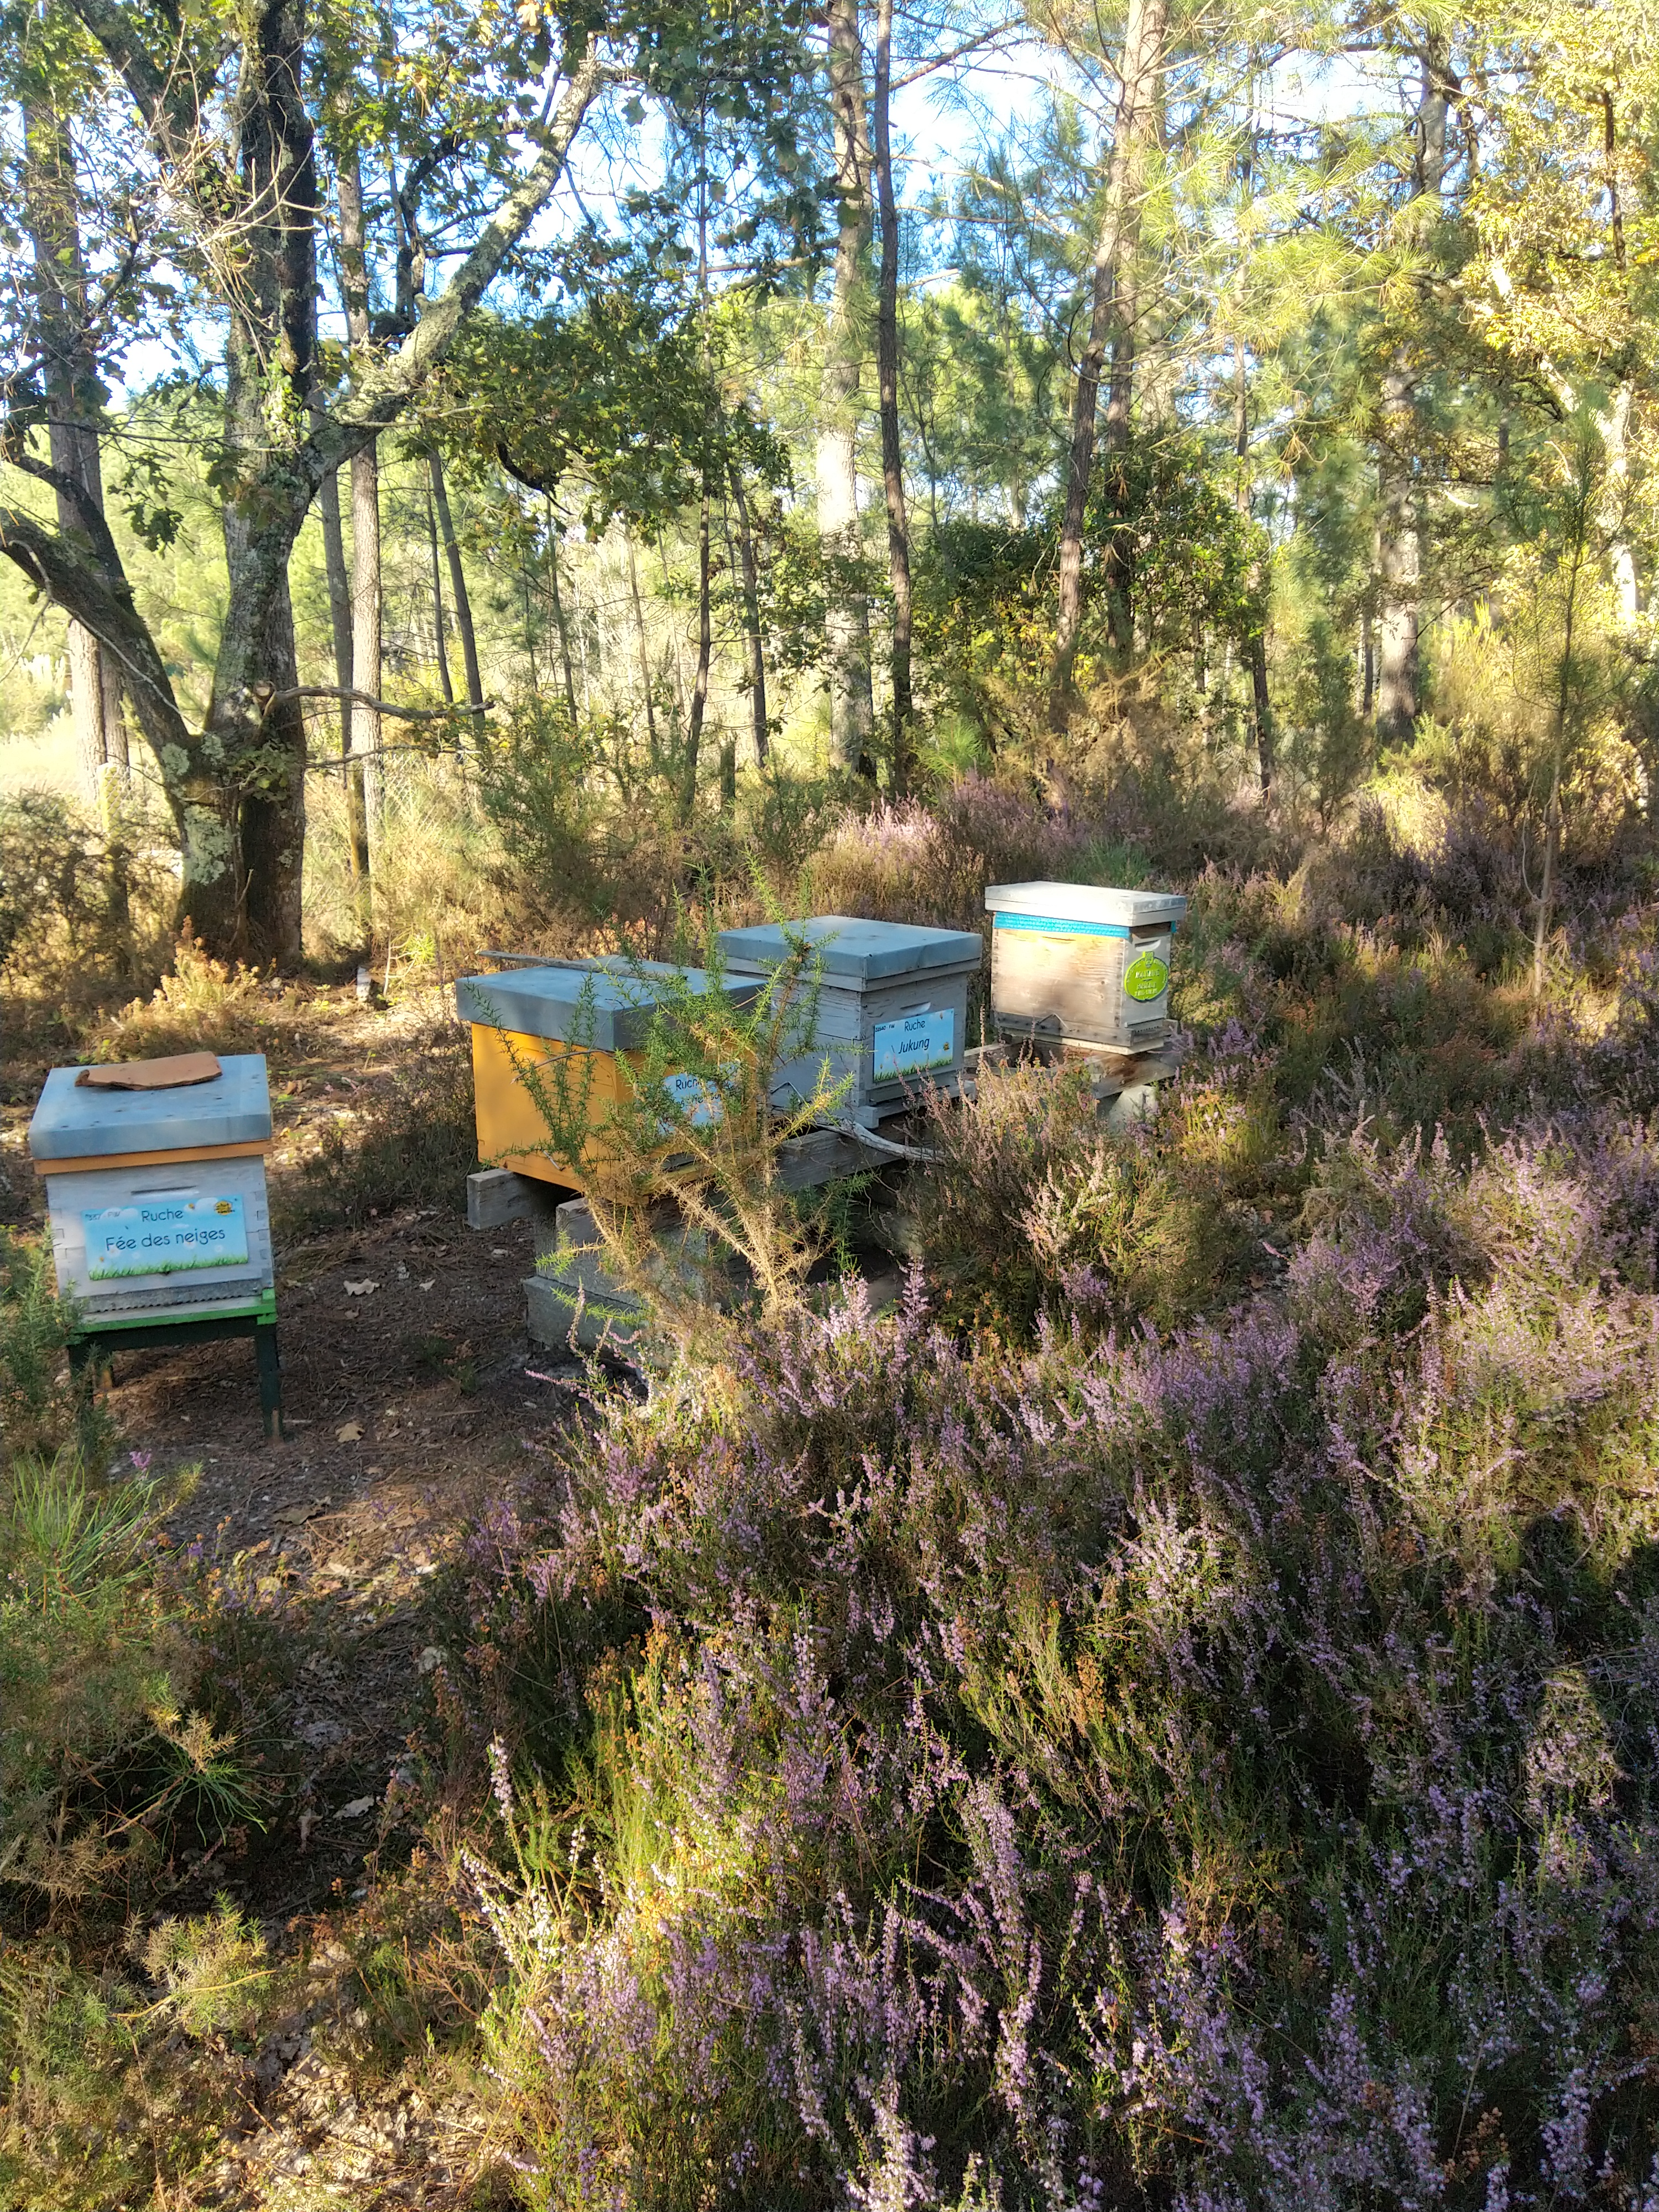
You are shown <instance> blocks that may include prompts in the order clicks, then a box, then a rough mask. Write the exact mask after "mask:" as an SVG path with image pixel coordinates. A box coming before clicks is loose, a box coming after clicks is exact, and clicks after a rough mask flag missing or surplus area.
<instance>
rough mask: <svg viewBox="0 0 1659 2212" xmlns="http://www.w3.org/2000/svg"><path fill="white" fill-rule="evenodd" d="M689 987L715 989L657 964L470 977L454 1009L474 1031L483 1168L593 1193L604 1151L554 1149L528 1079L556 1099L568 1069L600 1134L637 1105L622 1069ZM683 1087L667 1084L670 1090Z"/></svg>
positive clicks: (690, 1082)
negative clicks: (627, 1104)
mask: <svg viewBox="0 0 1659 2212" xmlns="http://www.w3.org/2000/svg"><path fill="white" fill-rule="evenodd" d="M680 987H684V988H689V989H690V990H691V991H694V992H697V993H702V992H704V991H706V990H708V988H709V987H710V985H709V979H708V976H707V975H704V974H703V972H702V969H677V968H671V967H667V966H665V965H663V964H662V963H659V962H655V961H641V962H639V963H630V964H624V963H620V962H617V963H605V962H601V961H593V962H580V963H579V962H569V963H562V964H560V965H558V966H553V965H550V966H548V967H545V968H529V967H526V968H518V969H512V970H510V971H509V972H508V973H507V974H505V975H469V976H465V977H463V979H462V980H461V981H459V982H458V983H457V984H456V986H455V1005H456V1010H457V1012H459V1015H460V1018H461V1019H462V1020H463V1021H464V1022H467V1023H470V1024H471V1030H472V1089H473V1103H474V1111H475V1115H476V1117H477V1130H478V1158H480V1159H481V1160H484V1161H487V1162H488V1163H489V1164H490V1165H491V1166H493V1167H506V1168H511V1169H513V1170H514V1171H515V1172H516V1173H518V1174H520V1175H525V1176H534V1177H535V1178H536V1179H537V1180H538V1181H540V1182H550V1183H556V1184H559V1185H560V1186H562V1188H565V1189H574V1190H586V1189H587V1188H589V1185H590V1182H591V1181H592V1177H593V1176H594V1175H595V1174H596V1173H597V1172H598V1170H599V1148H598V1147H597V1146H592V1147H587V1148H585V1149H584V1152H583V1154H582V1157H581V1158H580V1159H576V1160H568V1159H564V1158H561V1157H560V1156H559V1155H558V1154H557V1153H556V1152H554V1151H553V1150H552V1149H551V1147H550V1142H549V1131H548V1127H547V1122H546V1119H545V1117H544V1115H543V1112H542V1109H541V1107H540V1105H539V1104H538V1102H537V1099H536V1097H535V1093H534V1091H533V1090H532V1087H531V1085H530V1084H529V1083H527V1082H526V1069H531V1070H535V1071H536V1072H537V1075H538V1080H539V1081H540V1082H541V1083H542V1084H543V1085H544V1086H546V1087H547V1089H548V1090H549V1091H550V1092H552V1093H553V1094H554V1095H556V1085H557V1083H558V1081H559V1079H560V1075H559V1063H561V1062H563V1063H565V1065H564V1068H563V1080H564V1082H565V1085H566V1098H567V1099H568V1103H569V1104H570V1106H571V1108H572V1109H575V1108H576V1107H578V1106H580V1108H581V1109H583V1110H584V1111H585V1113H586V1122H587V1127H588V1129H589V1130H590V1132H597V1131H599V1129H600V1128H602V1127H603V1126H604V1124H605V1121H606V1119H607V1117H608V1116H609V1115H610V1114H611V1111H612V1109H614V1108H616V1107H617V1106H618V1105H619V1104H621V1103H623V1101H624V1100H625V1099H626V1097H628V1096H629V1091H628V1077H627V1075H626V1074H625V1073H623V1063H624V1062H628V1061H633V1062H635V1063H637V1061H638V1059H639V1057H640V1054H641V1050H642V1048H643V1047H644V1044H645V1042H646V1037H647V1033H648V1031H649V1030H650V1026H651V1023H652V1020H653V1017H654V1016H655V1014H656V1012H657V1011H658V1008H659V1006H660V1005H661V1004H662V1002H663V1000H664V999H665V997H666V996H667V995H668V993H669V991H670V989H671V988H676V989H678V988H680ZM755 989H756V986H755V985H754V984H752V983H741V984H737V983H734V984H732V985H731V986H728V987H727V995H728V996H731V997H736V998H743V997H747V996H752V995H753V993H754V991H755ZM676 1080H677V1079H675V1078H674V1077H672V1076H671V1077H670V1078H669V1082H670V1085H674V1084H675V1082H676ZM683 1080H684V1083H685V1084H686V1085H687V1086H688V1089H687V1095H688V1096H689V1095H690V1091H692V1090H696V1091H699V1093H700V1091H701V1086H700V1085H696V1082H695V1079H693V1078H690V1077H686V1078H684V1079H683ZM692 1110H693V1111H694V1112H695V1111H696V1110H697V1109H696V1108H695V1107H694V1108H693V1109H692Z"/></svg>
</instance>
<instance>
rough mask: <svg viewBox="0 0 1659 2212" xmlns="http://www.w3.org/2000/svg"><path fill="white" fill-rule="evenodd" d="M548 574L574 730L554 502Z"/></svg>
mask: <svg viewBox="0 0 1659 2212" xmlns="http://www.w3.org/2000/svg"><path fill="white" fill-rule="evenodd" d="M547 574H548V580H549V582H550V584H551V586H552V587H553V619H554V621H555V622H556V623H557V625H558V631H559V666H560V667H561V668H562V670H563V671H564V702H565V704H566V706H567V707H568V708H569V709H570V726H571V728H572V729H573V730H574V728H575V727H576V726H577V724H578V723H579V722H580V720H581V715H580V713H579V711H578V709H577V706H576V671H575V670H574V668H573V667H572V666H571V665H570V629H569V625H568V623H566V621H565V618H564V599H563V598H562V595H561V593H560V591H559V527H558V524H557V523H556V521H555V520H554V518H553V502H552V501H551V500H549V501H548V502H547Z"/></svg>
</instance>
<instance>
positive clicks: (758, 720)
mask: <svg viewBox="0 0 1659 2212" xmlns="http://www.w3.org/2000/svg"><path fill="white" fill-rule="evenodd" d="M732 498H733V499H734V500H735V501H736V502H737V508H738V547H739V549H740V550H741V553H742V556H743V628H744V637H745V638H746V639H747V641H748V644H749V711H750V720H751V724H752V726H753V729H754V732H755V766H756V767H757V768H764V767H765V766H766V760H767V754H768V752H769V749H770V744H771V732H770V731H769V729H768V727H767V711H766V641H765V639H764V638H763V635H762V634H761V618H760V566H759V563H758V562H757V560H756V558H755V533H754V531H753V529H752V527H751V526H750V520H749V501H748V500H747V499H746V498H745V497H744V489H743V470H742V467H741V465H739V464H738V462H737V461H733V462H732ZM632 557H633V556H632V549H631V548H630V550H629V558H630V560H631V559H632ZM634 591H635V599H636V601H637V599H638V594H639V585H638V582H637V580H636V581H635V586H634Z"/></svg>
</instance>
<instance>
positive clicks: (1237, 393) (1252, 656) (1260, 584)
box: [1233, 338, 1273, 799]
mask: <svg viewBox="0 0 1659 2212" xmlns="http://www.w3.org/2000/svg"><path fill="white" fill-rule="evenodd" d="M1233 458H1234V459H1235V460H1236V461H1237V464H1238V470H1237V476H1236V477H1235V479H1234V490H1233V499H1234V503H1235V505H1236V506H1237V509H1238V512H1239V513H1241V514H1242V515H1243V516H1244V518H1245V519H1246V520H1249V513H1250V489H1251V487H1250V382H1249V371H1248V368H1247V365H1246V362H1245V359H1244V341H1243V338H1235V339H1234V340H1233ZM1269 590H1270V582H1269V578H1268V575H1267V568H1266V565H1265V562H1263V561H1256V562H1252V563H1251V567H1250V591H1251V593H1252V595H1253V597H1254V598H1255V601H1256V604H1257V606H1258V608H1259V611H1260V614H1261V620H1260V621H1259V622H1252V623H1251V624H1250V626H1249V630H1248V631H1247V632H1246V634H1245V637H1244V660H1245V665H1246V666H1247V667H1248V668H1249V671H1250V727H1251V732H1252V734H1253V735H1254V737H1255V765H1256V779H1257V781H1258V782H1259V783H1260V785H1261V796H1262V797H1263V798H1264V799H1266V798H1267V794H1268V793H1269V792H1270V791H1271V790H1272V788H1273V701H1272V698H1271V697H1270V696H1269V694H1268V690H1267V606H1268V592H1269Z"/></svg>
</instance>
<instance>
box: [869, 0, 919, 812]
mask: <svg viewBox="0 0 1659 2212" xmlns="http://www.w3.org/2000/svg"><path fill="white" fill-rule="evenodd" d="M892 81H893V0H877V7H876V97H875V134H876V145H875V158H876V190H877V195H878V199H879V202H880V206H881V280H880V283H879V286H878V291H877V295H876V368H877V374H878V381H879V384H880V389H881V473H882V480H883V483H884V488H885V490H886V494H887V569H888V575H889V578H890V583H891V588H892V593H893V660H892V680H893V757H892V787H893V789H894V791H895V792H896V793H901V794H902V793H904V792H905V791H907V790H908V788H909V782H910V750H911V745H910V722H911V716H912V712H913V709H912V707H911V701H910V518H909V515H908V513H907V511H906V508H905V502H904V454H903V449H902V446H901V444H900V442H899V409H898V273H899V231H898V203H897V199H896V195H895V193H894V191H893V138H892V131H891V127H890V117H889V113H888V109H889V106H890V98H891V90H892Z"/></svg>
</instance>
